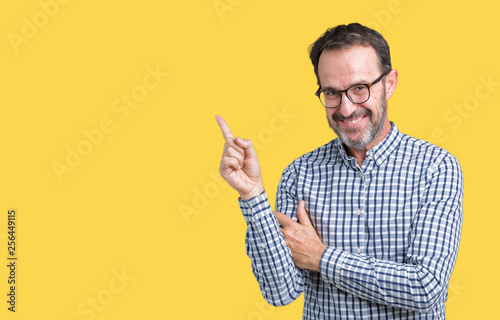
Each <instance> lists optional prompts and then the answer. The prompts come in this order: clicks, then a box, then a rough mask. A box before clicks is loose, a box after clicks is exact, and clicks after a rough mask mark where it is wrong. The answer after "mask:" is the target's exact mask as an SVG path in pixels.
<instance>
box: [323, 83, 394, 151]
mask: <svg viewBox="0 0 500 320" xmlns="http://www.w3.org/2000/svg"><path fill="white" fill-rule="evenodd" d="M376 109H377V111H378V112H377V114H376V115H375V117H374V116H373V112H372V111H371V110H368V109H365V108H361V109H358V110H356V111H354V112H353V113H352V114H351V115H350V116H348V117H344V116H343V115H341V114H340V113H334V114H333V115H332V118H331V119H328V124H329V125H330V128H332V129H333V131H334V132H335V133H336V134H337V136H338V137H339V139H340V141H342V142H343V143H344V144H345V145H347V146H348V147H351V148H356V149H364V148H365V147H366V146H367V145H368V144H370V143H371V142H373V141H374V140H375V139H376V138H377V137H378V136H379V135H380V132H381V131H382V128H383V127H384V120H385V118H386V117H387V100H386V99H385V92H384V95H383V97H382V99H381V102H380V104H379V105H378V106H377V108H376ZM363 115H366V116H367V117H368V118H369V119H370V122H369V123H368V126H367V127H366V128H365V129H364V131H362V132H360V130H363V129H360V128H347V129H340V126H339V125H338V122H339V121H341V120H347V121H349V120H352V119H355V118H357V117H360V116H363ZM353 133H360V134H359V136H358V138H357V139H353V138H351V137H350V135H349V134H353Z"/></svg>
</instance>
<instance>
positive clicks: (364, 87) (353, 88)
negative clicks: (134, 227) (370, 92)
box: [352, 85, 366, 92]
mask: <svg viewBox="0 0 500 320" xmlns="http://www.w3.org/2000/svg"><path fill="white" fill-rule="evenodd" d="M352 90H353V91H354V92H363V91H365V90H366V86H365V85H358V86H354V87H352Z"/></svg>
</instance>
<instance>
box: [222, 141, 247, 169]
mask: <svg viewBox="0 0 500 320" xmlns="http://www.w3.org/2000/svg"><path fill="white" fill-rule="evenodd" d="M226 156H228V157H233V158H235V159H236V160H238V163H239V164H240V166H241V167H243V161H244V160H245V155H244V153H243V152H240V151H238V150H236V149H235V148H234V147H232V146H230V147H228V148H227V150H226Z"/></svg>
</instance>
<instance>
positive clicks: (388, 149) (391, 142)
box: [335, 122, 403, 165]
mask: <svg viewBox="0 0 500 320" xmlns="http://www.w3.org/2000/svg"><path fill="white" fill-rule="evenodd" d="M402 138H403V134H402V133H401V132H399V130H398V127H397V126H396V124H395V123H394V122H391V130H390V131H389V133H388V134H387V136H386V137H385V138H384V140H382V141H381V142H380V143H379V144H377V145H376V146H374V147H373V148H371V149H370V150H368V151H367V152H366V157H367V158H371V159H373V160H374V161H375V163H376V164H377V165H381V164H382V163H384V161H385V160H386V159H387V158H388V157H389V155H391V153H392V152H393V151H394V150H396V149H397V148H398V146H399V143H400V142H401V139H402ZM335 143H336V145H337V151H338V155H339V160H340V161H343V162H344V163H345V164H346V165H349V163H351V162H352V161H354V160H355V158H354V157H350V156H348V155H347V153H346V152H345V149H344V145H343V144H342V141H340V139H339V138H337V139H335Z"/></svg>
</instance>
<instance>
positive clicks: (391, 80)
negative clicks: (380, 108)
mask: <svg viewBox="0 0 500 320" xmlns="http://www.w3.org/2000/svg"><path fill="white" fill-rule="evenodd" d="M398 76H399V73H398V70H396V69H392V70H391V72H389V74H388V75H387V76H386V77H385V96H386V98H387V99H389V98H390V97H392V95H393V94H394V91H396V86H397V84H398Z"/></svg>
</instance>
